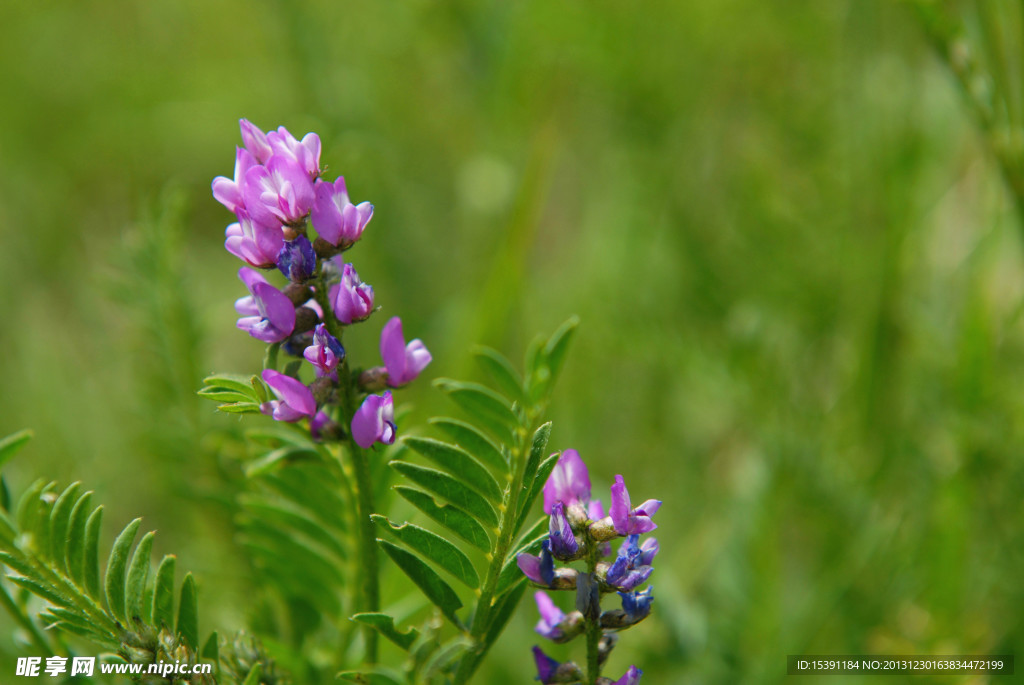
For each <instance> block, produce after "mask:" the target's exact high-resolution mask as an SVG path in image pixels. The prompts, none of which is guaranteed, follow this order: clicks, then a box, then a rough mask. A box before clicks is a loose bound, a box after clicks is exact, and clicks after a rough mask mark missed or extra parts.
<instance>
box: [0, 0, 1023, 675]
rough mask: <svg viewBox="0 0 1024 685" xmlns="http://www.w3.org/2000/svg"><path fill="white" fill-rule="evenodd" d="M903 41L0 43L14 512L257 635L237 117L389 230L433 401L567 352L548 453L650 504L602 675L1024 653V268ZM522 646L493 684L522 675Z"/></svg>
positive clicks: (476, 27)
mask: <svg viewBox="0 0 1024 685" xmlns="http://www.w3.org/2000/svg"><path fill="white" fill-rule="evenodd" d="M915 21H916V18H915V16H914V14H913V12H911V11H909V10H908V9H907V8H906V7H903V6H902V5H900V4H898V3H892V2H885V1H882V0H861V1H858V2H853V1H852V0H848V1H846V2H840V1H837V2H830V3H821V2H814V1H812V0H796V1H794V0H787V1H785V2H783V1H779V0H775V1H771V0H761V1H760V2H752V1H750V0H721V1H719V2H714V3H711V2H705V3H672V2H649V3H645V4H644V5H643V6H642V7H640V6H635V5H629V4H624V3H614V2H610V1H608V0H597V1H595V2H590V3H579V2H569V3H547V2H537V1H525V2H520V3H502V2H494V1H493V0H461V1H455V2H450V3H444V4H439V3H429V2H424V1H423V0H414V1H412V2H395V1H393V0H385V1H382V2H377V3H345V4H341V3H336V2H326V0H323V1H315V2H303V3H285V2H269V1H259V0H256V1H254V2H249V3H241V2H235V1H230V2H224V3H217V4H216V5H211V4H209V3H200V2H196V1H195V0H185V1H183V2H178V3H136V2H127V1H125V0H114V1H112V2H107V3H102V4H96V3H53V2H42V3H27V2H15V3H8V4H6V5H4V6H3V7H2V8H0V38H2V40H0V63H2V64H3V67H4V68H3V69H2V70H0V92H3V93H4V94H5V97H4V99H5V102H6V105H5V106H4V107H2V108H0V232H2V233H0V235H2V244H3V245H4V247H5V253H6V255H7V259H6V260H5V268H4V269H3V270H0V293H2V295H3V296H2V297H0V321H2V322H3V323H2V325H0V350H2V351H3V354H2V356H0V373H2V377H3V378H4V392H3V393H2V394H0V433H8V432H11V431H13V430H16V429H18V428H21V427H25V426H30V427H32V428H34V429H35V431H36V434H37V436H38V439H37V440H36V441H35V444H34V445H33V446H32V447H31V448H30V450H29V457H28V458H25V457H22V458H20V460H19V461H18V462H17V463H16V464H15V469H16V472H15V476H16V480H18V481H20V483H21V484H24V483H26V482H27V481H28V480H29V479H31V478H34V477H36V476H38V475H45V476H49V477H54V478H60V479H61V480H63V481H70V480H74V479H82V480H84V481H85V483H86V485H87V487H90V488H94V489H96V490H97V492H98V495H99V497H100V499H101V500H103V501H106V502H108V503H109V504H110V505H111V506H109V507H108V508H109V509H110V511H109V512H108V513H109V514H110V515H109V516H108V517H107V520H108V521H110V522H111V525H112V526H113V525H114V524H116V523H117V522H122V523H123V522H124V521H127V520H128V519H129V518H130V517H132V516H134V515H136V514H141V515H144V516H146V518H147V524H148V525H150V526H151V527H155V528H158V529H159V530H160V536H159V537H158V538H157V547H158V549H157V551H158V552H160V553H162V552H164V551H170V550H172V549H173V550H174V551H176V552H178V553H179V557H180V563H181V564H183V566H184V567H187V568H191V569H193V570H196V571H197V572H198V575H199V577H200V578H201V580H202V597H203V599H204V602H205V603H206V604H207V605H208V606H207V608H206V610H205V613H204V617H205V620H207V621H209V622H210V623H211V625H207V626H204V630H206V629H209V628H213V627H214V625H217V626H219V627H224V628H232V627H236V626H239V625H241V622H242V621H243V616H241V615H240V612H241V611H242V608H243V607H244V606H245V602H244V601H243V600H242V599H241V598H242V597H244V596H245V594H246V589H245V587H244V585H243V586H236V585H235V584H234V582H233V578H234V577H235V576H241V577H245V575H244V574H245V560H244V559H242V558H240V557H241V555H240V553H239V550H238V548H237V547H236V546H235V543H234V541H233V540H234V537H233V536H234V531H233V527H232V522H231V520H230V509H229V508H228V507H227V506H226V505H225V503H226V502H228V501H230V499H231V494H232V493H231V489H230V485H228V484H229V483H230V480H229V479H228V478H226V477H225V473H226V471H225V470H226V469H229V468H230V459H226V458H225V455H224V454H223V453H222V450H221V449H220V445H219V443H218V442H217V440H216V439H214V438H209V437H207V438H204V435H207V434H208V433H209V431H210V430H212V429H220V430H234V429H236V427H237V424H236V423H234V422H233V421H232V420H231V419H226V418H220V417H216V416H213V415H212V412H211V410H210V407H209V406H206V405H200V404H199V402H198V400H196V399H194V397H193V394H192V391H193V390H194V389H195V388H196V387H198V385H199V381H200V379H201V377H202V376H203V375H204V374H205V373H206V372H209V371H213V370H224V371H233V372H245V371H247V370H249V369H251V368H255V366H256V364H258V361H259V355H260V352H261V351H260V349H259V347H260V346H259V345H258V344H257V343H255V342H254V341H252V340H249V339H248V338H246V337H245V336H244V335H243V334H241V333H239V332H238V331H236V330H235V329H234V318H235V317H234V315H233V311H232V307H231V305H232V302H233V301H234V299H235V298H236V297H237V296H238V295H239V294H240V290H241V286H240V284H239V283H238V282H237V280H236V277H235V272H236V270H237V267H238V264H237V263H236V260H234V259H233V258H232V257H230V255H228V254H227V253H225V252H224V251H223V250H222V247H221V243H222V240H223V227H224V225H225V224H226V223H228V221H229V216H228V215H227V213H226V212H224V211H223V209H222V208H221V207H220V206H219V205H217V204H216V203H215V202H214V201H213V200H212V198H211V197H210V195H209V185H208V184H209V181H210V179H211V178H212V177H213V176H214V175H217V174H225V173H229V172H230V170H231V164H232V146H233V145H235V144H237V142H238V133H237V128H236V122H237V119H238V118H239V117H242V116H245V117H248V118H250V119H251V120H253V121H254V122H256V123H257V124H258V125H261V126H263V127H264V128H266V127H270V126H275V125H277V124H279V123H281V124H285V125H287V126H288V127H289V128H290V129H291V130H292V131H293V132H295V133H304V132H305V131H307V130H315V131H318V132H319V133H320V135H321V137H322V139H323V141H324V153H323V159H324V160H325V161H326V162H328V163H329V164H330V165H331V167H332V172H335V173H343V174H344V175H345V176H346V180H347V181H348V186H349V189H350V191H351V193H352V195H353V198H354V199H355V200H356V201H361V200H363V199H368V200H371V201H372V202H373V203H374V204H375V205H376V215H375V218H374V221H373V223H372V224H371V229H370V230H369V231H368V232H367V234H366V237H365V239H364V240H363V241H362V242H361V243H360V246H359V248H358V249H357V251H356V252H353V253H352V257H353V259H356V260H358V264H359V272H360V275H361V276H362V277H363V278H364V280H366V281H368V282H370V283H372V284H373V285H374V287H375V289H376V291H377V297H378V301H379V302H380V303H381V304H383V305H384V307H385V314H387V315H393V314H400V315H401V316H402V318H403V320H405V321H406V324H405V327H406V331H407V332H409V333H410V334H412V335H415V336H418V337H422V338H423V339H424V340H425V341H426V343H427V344H428V346H429V347H430V349H431V350H432V352H433V353H434V357H435V363H434V365H433V366H432V367H431V372H432V374H434V375H458V374H459V373H460V372H462V371H464V370H465V361H464V359H465V352H466V350H468V348H469V347H470V345H471V344H472V343H474V342H477V341H481V342H486V343H489V344H494V345H497V346H499V347H502V348H503V349H506V350H508V351H510V352H514V353H518V352H521V351H522V349H523V348H524V347H525V345H526V343H527V342H528V341H529V338H530V337H531V336H532V335H533V334H534V333H535V332H538V331H549V330H552V329H553V327H554V326H555V325H556V324H557V323H558V322H560V321H561V320H563V319H564V318H565V317H566V316H567V315H568V314H570V313H574V312H575V313H578V314H580V316H581V318H582V321H583V323H582V326H581V329H580V334H579V336H578V338H577V342H576V346H575V349H574V351H573V354H572V356H571V358H570V361H569V364H568V367H567V370H566V374H565V377H564V379H563V381H562V384H561V387H560V390H559V393H558V397H557V399H556V403H555V421H556V431H555V435H554V444H556V445H560V446H575V447H577V448H578V449H579V450H580V452H581V454H582V455H583V456H584V458H585V459H587V461H588V463H589V464H590V465H591V469H592V471H593V472H594V474H595V480H596V481H597V483H599V484H600V487H601V488H602V489H604V492H607V490H606V489H607V486H608V484H609V483H610V481H611V479H612V477H613V475H614V474H615V473H619V472H621V473H624V475H625V476H626V478H627V480H628V482H629V484H630V488H631V492H632V493H633V494H634V496H635V497H639V498H641V499H643V498H647V497H654V496H657V497H660V498H662V499H664V500H665V501H666V505H665V507H664V508H663V509H662V511H661V512H660V513H659V523H660V527H661V530H660V538H661V540H662V552H661V556H659V559H658V562H659V563H658V572H657V573H656V574H655V576H654V585H655V592H656V597H657V605H656V611H655V615H654V616H655V617H654V618H652V619H651V620H650V621H648V622H646V623H644V624H643V625H642V626H641V627H639V628H637V629H636V630H634V631H630V632H629V633H628V634H626V635H624V636H623V639H622V640H621V642H620V646H619V647H618V648H617V650H616V653H615V654H614V656H613V657H612V662H611V664H610V666H609V672H610V673H616V674H618V673H621V672H622V671H623V670H624V669H625V666H626V665H628V664H629V663H632V662H636V663H639V664H640V665H641V666H642V667H643V668H644V670H645V673H646V676H645V679H644V682H645V683H673V684H675V683H690V682H694V683H697V682H701V683H734V682H744V683H760V682H764V683H769V682H778V681H780V680H781V679H782V678H783V677H784V676H783V675H782V673H783V670H784V667H785V666H784V665H785V656H786V654H789V653H798V652H805V653H871V652H875V653H929V652H931V653H946V654H953V653H964V654H983V653H1006V652H1012V651H1014V650H1015V648H1017V647H1018V646H1020V645H1021V644H1024V625H1022V622H1021V618H1020V617H1021V615H1022V613H1024V611H1022V610H1024V586H1022V584H1021V582H1020V579H1021V577H1022V574H1024V560H1022V558H1021V557H1022V552H1021V550H1022V548H1024V527H1022V525H1021V524H1022V522H1024V503H1022V499H1021V496H1020V495H1021V492H1022V491H1024V459H1022V457H1021V454H1022V447H1024V429H1022V426H1024V421H1022V419H1024V393H1022V392H1021V379H1022V378H1024V330H1022V325H1021V311H1022V302H1024V299H1022V296H1024V255H1022V254H1021V245H1020V239H1019V235H1018V234H1019V232H1020V227H1019V225H1018V223H1017V222H1018V219H1017V217H1016V215H1015V214H1014V213H1013V211H1014V210H1013V206H1012V203H1011V202H1010V201H1009V200H1008V198H1007V196H1006V193H1005V191H1004V188H1003V185H1002V181H1001V179H1000V176H999V173H998V168H997V167H996V165H995V164H994V163H993V162H992V160H991V158H990V157H989V156H988V154H987V153H986V151H985V148H984V144H983V140H982V139H981V138H979V136H977V134H976V133H975V131H974V129H973V128H972V125H971V120H970V118H969V116H968V115H967V110H966V108H964V107H963V106H962V103H961V101H960V99H959V94H958V93H957V92H956V88H955V85H954V83H953V80H952V79H951V78H950V76H949V75H948V74H947V73H946V72H945V70H944V69H943V67H942V65H941V64H940V63H939V62H938V61H937V60H936V59H935V58H934V57H933V55H932V53H931V52H930V50H929V46H928V44H927V41H926V39H925V36H924V35H923V32H922V31H921V30H920V28H919V27H918V26H917V25H916V23H915ZM382 320H383V319H382ZM369 328H370V329H371V330H369V331H367V332H365V333H364V334H363V335H362V336H361V337H360V336H354V337H356V338H358V339H356V340H353V341H352V342H351V351H352V353H353V354H357V355H359V358H361V359H367V358H369V357H371V356H375V354H376V352H375V347H376V345H375V339H374V336H375V334H376V331H377V326H376V325H373V324H371V325H370V326H369ZM346 343H347V344H350V343H349V341H348V340H346ZM409 397H410V398H411V399H412V400H413V401H414V402H415V404H416V415H417V416H419V417H423V416H427V415H430V414H432V413H436V412H439V411H441V409H442V408H443V405H442V404H441V400H440V399H439V397H438V394H437V393H435V392H433V391H431V390H430V388H429V387H428V384H427V383H423V384H419V385H418V386H417V387H416V388H415V389H413V390H412V391H410V393H409ZM605 497H607V495H605ZM200 515H202V516H203V517H205V518H206V519H207V520H214V521H218V526H217V527H216V528H214V529H210V528H209V527H208V526H206V525H201V524H200V523H199V521H200ZM161 546H163V547H162V548H161ZM532 611H533V610H532V608H531V607H529V606H527V605H526V604H524V605H523V608H522V610H521V612H520V615H519V616H518V617H517V618H516V619H515V621H514V622H513V623H512V624H511V625H510V627H509V629H508V632H507V633H506V638H505V639H503V640H502V641H501V643H499V645H498V647H497V648H496V650H495V651H494V652H493V654H492V657H491V658H490V659H489V661H488V667H487V668H488V670H487V671H486V672H485V673H483V674H482V675H481V680H482V682H505V681H506V680H507V674H508V673H510V672H516V671H517V669H521V667H522V665H523V664H524V663H525V661H526V658H527V657H526V654H527V650H528V649H529V646H530V645H531V644H533V643H534V642H535V641H536V640H535V637H536V636H534V635H533V634H532V632H531V626H532V623H533V622H534V620H535V618H534V616H533V613H532ZM3 634H4V635H7V634H9V631H4V632H3ZM573 647H575V646H573ZM569 652H570V650H569V649H568V648H566V649H563V648H555V649H554V650H553V653H555V654H556V655H557V656H559V657H562V656H565V655H568V654H569ZM0 653H2V655H3V661H2V663H0V669H9V668H13V666H10V663H11V659H12V658H13V655H15V654H17V653H19V652H18V648H17V647H16V645H15V644H14V643H13V641H12V640H11V639H9V638H8V639H5V640H0ZM4 672H11V671H8V670H5V671H4ZM499 674H505V675H504V676H502V675H499ZM530 678H532V673H523V675H522V676H521V677H520V678H519V680H517V682H528V681H529V680H530ZM858 680H859V679H858V678H854V677H851V678H850V682H851V683H855V682H858ZM865 680H867V679H865ZM889 680H890V681H891V682H897V680H896V679H889ZM886 681H887V679H886V678H884V677H878V676H872V677H871V682H886ZM920 681H921V682H922V683H927V682H931V681H932V679H930V678H927V677H922V678H920ZM935 682H938V680H935ZM943 682H947V681H945V680H944V681H943ZM965 682H967V680H966V679H965ZM970 682H985V681H984V679H978V678H976V679H974V680H971V681H970Z"/></svg>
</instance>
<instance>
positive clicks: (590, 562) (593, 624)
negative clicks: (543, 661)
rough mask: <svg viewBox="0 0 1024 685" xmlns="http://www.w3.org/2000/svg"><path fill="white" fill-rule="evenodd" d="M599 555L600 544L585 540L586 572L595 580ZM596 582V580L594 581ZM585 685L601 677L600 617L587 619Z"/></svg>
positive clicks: (592, 684)
mask: <svg viewBox="0 0 1024 685" xmlns="http://www.w3.org/2000/svg"><path fill="white" fill-rule="evenodd" d="M599 554H600V543H598V542H595V541H594V540H591V539H589V535H588V540H587V572H588V573H589V574H590V577H591V578H594V579H596V575H595V574H596V572H597V560H598V555H599ZM595 582H596V580H595ZM586 622H587V685H596V683H597V678H598V676H600V675H601V665H600V663H598V662H599V660H600V645H601V635H602V631H601V616H600V612H599V614H598V616H596V617H594V618H589V617H588V618H587V619H586Z"/></svg>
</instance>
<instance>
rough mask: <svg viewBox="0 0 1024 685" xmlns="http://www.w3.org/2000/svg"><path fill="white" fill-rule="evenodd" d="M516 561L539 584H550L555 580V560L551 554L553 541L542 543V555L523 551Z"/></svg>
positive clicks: (528, 576)
mask: <svg viewBox="0 0 1024 685" xmlns="http://www.w3.org/2000/svg"><path fill="white" fill-rule="evenodd" d="M516 563H517V564H519V570H521V571H522V572H523V573H524V574H525V575H526V577H527V578H529V579H530V580H532V581H533V582H535V583H537V584H538V585H545V586H549V587H550V585H551V583H553V582H554V580H555V560H554V559H553V558H552V556H551V543H550V542H549V541H547V540H545V541H544V542H543V543H541V547H540V556H534V555H532V554H527V553H525V552H523V553H522V554H520V555H518V556H517V557H516Z"/></svg>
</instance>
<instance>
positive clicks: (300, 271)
mask: <svg viewBox="0 0 1024 685" xmlns="http://www.w3.org/2000/svg"><path fill="white" fill-rule="evenodd" d="M277 268H278V269H280V270H281V273H283V274H284V275H285V276H286V277H287V278H288V280H290V281H294V282H296V283H301V282H302V281H305V280H306V279H308V278H309V277H310V276H312V275H313V271H314V270H315V269H316V253H315V252H313V243H311V242H309V238H307V237H306V236H304V235H300V236H299V237H298V238H296V239H295V240H288V241H286V242H285V244H284V245H282V246H281V250H280V252H279V253H278V255H277Z"/></svg>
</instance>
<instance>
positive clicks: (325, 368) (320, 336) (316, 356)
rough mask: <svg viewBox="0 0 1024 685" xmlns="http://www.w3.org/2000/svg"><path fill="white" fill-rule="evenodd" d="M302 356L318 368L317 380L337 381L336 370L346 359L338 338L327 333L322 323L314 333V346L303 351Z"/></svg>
mask: <svg viewBox="0 0 1024 685" xmlns="http://www.w3.org/2000/svg"><path fill="white" fill-rule="evenodd" d="M302 356H304V357H305V358H306V360H307V361H308V362H309V363H310V364H312V365H313V366H314V367H316V376H317V378H320V377H323V376H331V377H333V378H334V379H335V380H337V373H335V371H334V370H335V369H336V368H338V364H339V363H341V360H342V359H344V358H345V348H344V347H342V346H341V342H340V341H339V340H338V339H337V338H335V337H334V336H333V335H331V334H330V333H328V332H327V326H325V325H324V324H322V323H321V324H317V327H316V329H315V330H314V331H313V344H312V345H310V346H309V347H307V348H306V349H305V351H303V353H302Z"/></svg>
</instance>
